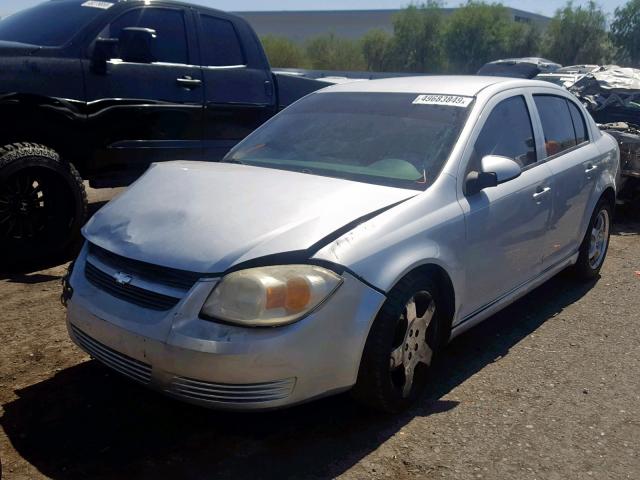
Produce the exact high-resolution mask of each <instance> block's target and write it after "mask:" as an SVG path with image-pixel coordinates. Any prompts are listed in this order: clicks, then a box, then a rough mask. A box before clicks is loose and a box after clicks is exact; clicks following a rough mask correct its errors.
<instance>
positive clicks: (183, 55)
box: [100, 8, 189, 64]
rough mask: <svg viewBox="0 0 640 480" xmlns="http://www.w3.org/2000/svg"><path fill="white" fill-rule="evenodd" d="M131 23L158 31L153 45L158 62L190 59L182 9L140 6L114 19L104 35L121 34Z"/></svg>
mask: <svg viewBox="0 0 640 480" xmlns="http://www.w3.org/2000/svg"><path fill="white" fill-rule="evenodd" d="M128 27H140V28H151V29H153V30H155V31H156V35H157V39H156V43H155V49H154V52H153V53H154V57H155V61H156V62H165V63H181V64H188V63H189V49H188V46H187V29H186V27H185V22H184V14H183V12H182V10H173V9H168V8H140V9H137V10H131V11H129V12H126V13H125V14H123V15H121V16H120V17H118V18H117V19H116V20H114V21H113V22H112V23H111V24H110V25H109V26H107V28H105V29H104V30H103V31H102V32H101V33H100V37H102V38H118V37H119V36H120V32H122V29H124V28H128Z"/></svg>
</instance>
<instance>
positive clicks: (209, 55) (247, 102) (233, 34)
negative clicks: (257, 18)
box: [197, 11, 275, 161]
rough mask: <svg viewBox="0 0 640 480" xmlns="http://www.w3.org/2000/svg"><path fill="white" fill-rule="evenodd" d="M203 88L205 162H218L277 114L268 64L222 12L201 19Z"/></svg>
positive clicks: (205, 13)
mask: <svg viewBox="0 0 640 480" xmlns="http://www.w3.org/2000/svg"><path fill="white" fill-rule="evenodd" d="M197 22H198V25H199V32H200V33H199V44H200V58H201V65H202V75H203V78H204V83H205V109H204V158H205V159H206V160H214V161H215V160H220V159H221V158H222V157H223V156H224V155H225V154H226V153H227V152H228V151H229V149H231V147H233V146H234V145H235V144H236V143H238V142H239V141H240V140H242V139H243V138H244V137H246V136H247V135H249V133H251V132H252V131H253V130H255V129H256V128H257V127H259V126H260V125H262V124H263V123H264V122H265V121H266V120H267V119H269V118H270V117H271V116H272V115H273V114H274V113H275V92H274V87H273V81H272V79H271V72H270V70H268V69H267V68H266V60H265V59H264V57H263V56H261V55H257V47H256V45H254V44H252V43H251V42H257V41H258V40H257V39H255V38H254V35H253V33H252V32H249V31H247V30H246V28H245V26H244V25H240V24H237V23H235V22H234V20H233V19H232V18H231V17H226V16H225V15H224V14H223V13H218V14H213V13H209V11H202V12H201V13H199V14H197Z"/></svg>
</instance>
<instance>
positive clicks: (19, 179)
mask: <svg viewBox="0 0 640 480" xmlns="http://www.w3.org/2000/svg"><path fill="white" fill-rule="evenodd" d="M86 209H87V196H86V192H85V189H84V184H83V183H82V179H81V178H80V176H79V175H78V172H77V171H76V169H75V168H74V167H73V165H71V164H69V163H65V162H63V161H62V160H61V159H60V157H59V156H58V154H57V153H56V152H54V151H53V150H51V149H50V148H47V147H44V146H42V145H36V144H31V143H16V144H12V145H7V146H5V147H2V148H0V248H1V249H2V252H3V255H2V258H3V263H5V265H6V266H16V265H21V264H24V263H32V262H41V261H45V260H48V259H51V258H53V257H55V256H57V255H61V254H64V253H66V252H67V250H68V249H69V248H70V247H71V246H72V245H74V244H75V243H76V242H77V241H78V240H79V238H80V228H81V227H82V224H83V222H84V220H85V216H86Z"/></svg>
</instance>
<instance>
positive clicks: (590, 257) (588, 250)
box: [574, 199, 613, 281]
mask: <svg viewBox="0 0 640 480" xmlns="http://www.w3.org/2000/svg"><path fill="white" fill-rule="evenodd" d="M612 219H613V209H612V206H611V204H610V203H609V202H608V201H607V200H606V199H602V200H600V202H599V203H598V205H597V206H596V208H595V210H594V211H593V215H592V216H591V220H590V221H589V228H588V230H587V233H586V235H585V237H584V239H583V241H582V245H581V246H580V253H579V255H578V261H577V262H576V265H575V266H574V272H575V274H576V276H577V277H578V278H579V279H581V280H584V281H590V280H593V279H595V278H597V277H598V275H600V269H601V268H602V264H603V263H604V259H605V258H606V256H607V251H608V250H609V237H610V235H611V223H612Z"/></svg>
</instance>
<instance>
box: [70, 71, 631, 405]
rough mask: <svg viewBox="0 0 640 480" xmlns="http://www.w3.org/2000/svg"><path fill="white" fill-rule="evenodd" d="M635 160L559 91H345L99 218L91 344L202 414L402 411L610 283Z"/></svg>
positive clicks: (147, 179)
mask: <svg viewBox="0 0 640 480" xmlns="http://www.w3.org/2000/svg"><path fill="white" fill-rule="evenodd" d="M618 162H619V152H618V147H617V145H616V142H615V141H614V140H613V139H612V138H611V137H609V136H608V135H606V134H603V133H601V132H600V131H599V130H598V128H597V126H596V124H595V123H594V122H593V120H592V119H591V118H590V116H589V115H588V114H587V113H586V111H585V110H584V108H583V107H582V105H580V104H579V103H578V102H577V101H576V99H575V98H574V97H572V96H571V95H570V94H569V93H567V92H566V91H564V90H563V89H561V88H560V87H556V86H554V85H551V84H549V83H545V82H537V81H529V80H514V79H503V78H497V77H437V76H434V77H419V78H400V79H388V80H379V81H371V82H357V83H350V84H343V85H336V86H332V87H329V88H327V89H325V90H322V91H320V92H316V93H313V94H311V95H309V96H307V97H306V98H304V99H302V100H300V101H299V102H297V103H296V104H294V105H293V106H291V107H289V108H287V109H286V110H284V111H283V112H282V113H280V114H279V115H277V116H276V117H274V118H273V119H272V120H270V121H269V122H268V123H266V124H265V125H264V126H262V127H261V128H259V129H258V130H257V131H255V132H254V133H253V134H251V135H250V136H249V137H248V138H247V139H245V140H244V141H243V142H242V143H240V144H239V145H238V146H236V147H235V148H234V149H233V150H232V151H231V152H230V153H229V154H228V155H227V157H226V159H225V160H224V161H223V162H222V163H200V162H171V163H163V164H156V165H153V166H152V167H151V168H150V169H149V171H148V172H147V173H146V174H145V175H144V176H143V177H142V178H141V179H140V180H139V181H138V182H136V184H135V185H134V186H132V187H131V188H130V189H129V190H127V191H126V192H125V193H123V194H122V195H121V196H120V197H118V198H117V199H115V200H114V201H112V202H111V203H109V204H108V205H107V206H105V207H104V208H103V209H102V210H100V211H99V212H98V213H97V214H96V215H95V216H94V218H93V219H92V220H91V221H90V222H89V224H88V225H87V226H86V227H85V229H84V236H85V238H86V244H85V247H84V248H83V250H82V252H81V254H80V256H79V258H78V260H77V261H76V262H75V268H74V269H73V272H72V273H71V275H70V278H69V280H68V285H67V287H68V288H67V289H66V292H67V297H69V301H68V326H69V331H70V335H71V337H72V338H73V340H74V341H75V342H76V343H77V344H78V345H79V346H80V347H81V348H83V349H84V350H86V351H87V352H88V353H90V354H91V355H92V356H93V357H94V358H96V359H98V360H100V361H102V362H103V363H105V364H106V365H108V366H110V367H112V368H113V369H115V370H117V371H119V372H121V373H122V374H124V375H126V376H128V377H130V378H131V379H133V380H135V381H138V382H141V383H143V384H145V385H148V386H150V387H152V388H156V389H158V390H160V391H162V392H165V393H166V394H168V395H171V396H174V397H177V398H179V399H182V400H185V401H188V402H193V403H197V404H201V405H206V406H211V407H215V408H225V409H268V408H276V407H283V406H287V405H292V404H297V403H301V402H305V401H308V400H311V399H314V398H318V397H322V396H326V395H329V394H333V393H336V392H341V391H345V390H352V392H353V395H354V396H355V397H356V398H357V399H359V400H361V401H362V402H364V403H366V404H368V405H370V406H372V407H375V408H378V409H381V410H385V411H391V412H396V411H400V410H402V409H403V408H406V407H407V406H408V405H410V404H411V403H412V402H413V401H414V400H415V399H416V397H418V395H419V394H420V391H421V389H422V388H423V387H424V386H425V385H426V384H427V382H428V380H427V379H428V375H427V372H428V370H429V368H430V366H431V365H432V363H433V361H434V359H435V358H437V355H438V352H439V351H440V350H441V349H442V348H443V347H444V346H445V345H446V344H447V342H448V341H449V340H450V339H451V338H453V337H455V336H456V335H459V334H460V333H462V332H463V331H465V330H466V329H468V328H470V327H472V326H473V325H476V324H478V323H479V322H481V321H482V320H484V319H486V318H487V317H489V316H490V315H492V314H493V313H495V312H496V311H498V310H500V309H502V308H504V307H505V306H506V305H508V304H510V303H511V302H513V301H515V300H516V299H517V298H519V297H521V296H522V295H524V294H526V293H527V292H529V291H531V290H532V289H533V288H535V287H536V286H538V285H540V284H541V283H543V282H545V281H546V280H548V279H549V278H551V277H552V276H554V275H555V274H557V273H558V272H560V271H561V270H563V269H565V268H567V267H571V268H572V269H573V270H574V272H575V274H576V276H577V277H578V278H581V279H587V280H589V279H595V278H596V277H597V276H598V272H599V270H600V268H601V266H602V263H603V261H604V258H605V255H606V253H607V246H608V241H609V232H610V226H611V219H612V212H613V207H614V205H615V197H616V183H615V178H616V174H617V168H618ZM515 321H517V320H515Z"/></svg>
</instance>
